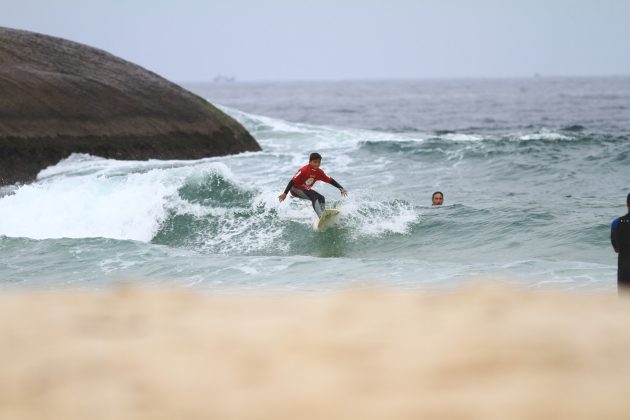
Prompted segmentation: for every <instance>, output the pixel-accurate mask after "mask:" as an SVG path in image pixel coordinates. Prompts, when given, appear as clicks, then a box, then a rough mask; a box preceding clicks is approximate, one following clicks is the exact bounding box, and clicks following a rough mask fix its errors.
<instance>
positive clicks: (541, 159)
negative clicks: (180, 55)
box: [0, 78, 630, 290]
mask: <svg viewBox="0 0 630 420" xmlns="http://www.w3.org/2000/svg"><path fill="white" fill-rule="evenodd" d="M189 88H191V89H192V90H193V91H195V92H197V93H198V94H200V95H201V96H203V97H205V98H207V99H208V100H210V101H211V102H213V103H215V104H218V105H220V106H221V107H222V108H223V109H224V110H225V111H226V112H227V113H229V114H230V115H232V116H233V117H235V118H236V119H238V120H239V121H240V122H241V123H242V124H243V125H245V127H246V128H247V129H248V130H249V131H250V132H251V133H252V134H253V135H254V137H255V138H256V139H257V140H258V142H259V143H260V144H261V146H262V147H263V151H262V152H257V153H245V154H241V155H236V156H227V157H220V158H208V159H203V160H198V161H148V162H147V161H144V162H135V161H131V162H129V161H114V160H106V159H102V158H98V157H93V156H86V155H73V156H71V157H70V158H69V159H66V160H65V161H62V162H60V163H59V164H58V165H56V166H54V167H50V168H48V169H46V170H44V171H42V172H41V173H40V174H39V178H38V181H37V182H35V183H33V184H30V185H26V186H21V187H16V186H14V187H5V188H3V189H1V190H0V196H1V197H0V252H1V254H2V259H1V260H0V285H1V286H2V287H4V288H13V287H38V288H40V287H41V288H57V287H79V288H88V289H92V288H103V287H108V286H109V285H110V284H111V283H112V281H116V280H121V279H123V280H124V279H133V281H138V282H142V283H149V284H169V285H172V284H176V285H184V286H190V287H196V288H202V289H212V290H233V289H237V290H242V289H247V290H287V289H288V290H328V289H330V288H337V287H344V286H348V285H356V284H364V283H377V284H387V285H396V286H398V287H405V288H420V289H443V288H450V287H452V286H454V285H457V284H461V283H462V282H467V281H472V280H476V279H483V278H486V279H487V278H490V279H497V278H500V279H509V280H512V281H516V282H518V283H521V284H525V285H530V286H532V287H560V288H567V289H569V288H571V289H573V288H579V289H586V290H599V289H604V290H609V289H614V287H615V281H616V258H615V255H614V253H613V252H612V249H611V247H610V243H609V226H610V222H611V220H612V219H613V218H614V217H617V216H619V215H621V214H623V213H625V206H624V201H625V195H626V194H627V193H628V192H629V191H630V183H629V182H628V181H629V179H630V176H629V174H630V141H629V140H630V118H629V117H630V79H628V78H609V79H532V80H494V81H492V80H479V81H465V80H461V81H416V82H413V81H407V82H402V81H399V82H394V81H392V82H350V83H347V82H326V83H324V82H321V83H314V82H313V83H297V82H296V83H264V84H263V83H261V84H253V83H252V84H248V83H242V84H241V83H237V84H208V85H197V86H189ZM311 151H318V152H319V153H321V154H322V155H323V156H324V160H323V162H322V167H323V168H324V169H325V170H326V172H328V174H329V175H331V176H333V177H335V179H337V180H338V181H339V182H340V183H341V184H342V185H344V186H345V187H346V188H347V189H348V190H349V191H350V196H349V197H348V198H347V199H343V200H342V199H341V198H340V196H339V193H338V191H337V190H336V189H335V188H333V187H331V186H329V185H327V184H321V183H319V184H318V185H317V186H316V188H315V189H316V190H318V191H319V192H321V193H322V194H324V195H326V197H327V200H328V203H329V205H333V206H335V207H338V208H340V209H341V211H342V213H343V218H342V220H341V223H340V225H339V227H338V228H336V229H332V230H329V231H326V232H320V233H317V232H314V231H313V230H312V228H311V223H312V220H313V217H314V213H313V211H312V209H311V207H310V205H309V203H307V202H303V201H299V200H287V201H285V202H284V203H282V204H280V203H278V200H277V196H278V194H279V193H280V192H282V190H283V189H284V187H285V186H286V184H287V182H288V180H289V179H290V177H291V176H292V175H293V174H294V173H295V171H296V169H297V168H299V167H300V166H302V165H304V164H305V163H306V160H307V156H308V154H309V153H310V152H311ZM435 190H440V191H443V192H444V195H445V205H444V206H443V207H440V208H434V207H431V205H430V197H431V193H432V192H433V191H435Z"/></svg>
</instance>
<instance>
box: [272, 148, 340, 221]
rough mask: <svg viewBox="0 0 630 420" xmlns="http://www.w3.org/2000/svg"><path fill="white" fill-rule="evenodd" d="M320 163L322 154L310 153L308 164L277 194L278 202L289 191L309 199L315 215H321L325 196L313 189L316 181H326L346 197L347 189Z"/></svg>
mask: <svg viewBox="0 0 630 420" xmlns="http://www.w3.org/2000/svg"><path fill="white" fill-rule="evenodd" d="M321 163H322V156H321V155H320V154H319V153H311V155H310V156H309V159H308V165H305V166H303V167H302V168H300V170H299V171H297V173H296V174H295V175H294V176H293V178H291V181H289V183H288V184H287V187H286V188H285V189H284V192H283V193H282V194H280V195H279V196H278V199H279V200H280V202H283V201H284V200H285V199H286V198H287V194H288V193H289V192H291V195H292V196H294V197H297V198H301V199H304V200H311V202H312V203H313V209H314V210H315V213H317V217H321V215H322V213H323V212H324V210H325V209H326V198H325V197H324V196H323V195H321V194H320V193H318V192H317V191H315V190H313V189H312V188H313V185H315V183H316V182H317V181H322V182H326V183H328V184H330V185H332V186H334V187H337V188H338V189H339V191H340V192H341V195H342V196H344V197H346V196H347V195H348V190H346V189H345V188H343V187H342V186H341V185H340V184H339V183H338V182H337V181H335V180H334V179H333V178H331V177H329V176H328V175H326V173H325V172H324V171H323V170H322V169H321V168H320V167H319V166H320V165H321Z"/></svg>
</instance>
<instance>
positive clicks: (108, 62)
mask: <svg viewBox="0 0 630 420" xmlns="http://www.w3.org/2000/svg"><path fill="white" fill-rule="evenodd" d="M258 150H261V149H260V146H259V145H258V143H257V142H256V140H255V139H254V138H253V137H252V136H251V135H250V134H249V133H248V132H247V130H245V128H243V127H242V126H241V125H240V124H239V123H238V122H236V121H235V120H234V119H232V118H231V117H229V116H228V115H226V114H225V113H223V112H222V111H220V110H219V109H217V108H216V107H214V106H213V105H212V104H210V103H209V102H207V101H206V100H204V99H202V98H200V97H198V96H196V95H194V94H193V93H191V92H189V91H187V90H185V89H183V88H181V87H180V86H178V85H176V84H174V83H172V82H170V81H168V80H166V79H164V78H162V77H160V76H158V75H157V74H155V73H152V72H150V71H148V70H146V69H144V68H142V67H140V66H138V65H135V64H133V63H130V62H128V61H125V60H123V59H120V58H118V57H116V56H114V55H112V54H109V53H107V52H105V51H102V50H99V49H96V48H92V47H89V46H86V45H83V44H79V43H76V42H72V41H68V40H65V39H60V38H55V37H51V36H46V35H42V34H37V33H33V32H27V31H22V30H15V29H9V28H2V27H0V185H8V184H14V183H25V182H29V181H32V180H34V179H35V178H36V176H37V174H38V172H39V171H40V170H42V169H44V168H46V167H48V166H50V165H54V164H56V163H57V162H59V161H60V160H61V159H64V158H66V157H68V156H69V155H70V154H72V153H88V154H91V155H94V156H101V157H105V158H112V159H121V160H145V159H200V158H203V157H210V156H221V155H227V154H233V153H240V152H245V151H258Z"/></svg>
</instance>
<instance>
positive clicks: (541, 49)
mask: <svg viewBox="0 0 630 420" xmlns="http://www.w3.org/2000/svg"><path fill="white" fill-rule="evenodd" d="M0 26H7V27H11V28H19V29H26V30H31V31H35V32H41V33H45V34H48V35H55V36H59V37H63V38H67V39H70V40H73V41H77V42H81V43H85V44H88V45H91V46H95V47H98V48H102V49H104V50H107V51H109V52H111V53H113V54H115V55H118V56H120V57H122V58H124V59H126V60H130V61H132V62H134V63H137V64H140V65H141V66H143V67H145V68H148V69H150V70H152V71H155V72H156V73H158V74H160V75H162V76H164V77H166V78H169V79H171V80H174V81H177V82H193V81H208V80H212V79H213V78H214V77H215V76H216V75H219V74H221V75H226V76H234V77H236V78H237V79H238V80H248V81H253V80H331V79H333V80H339V79H387V78H436V77H438V78H451V77H530V76H532V75H534V74H536V73H538V74H540V75H542V76H549V75H569V76H571V75H580V76H582V75H630V0H417V1H412V0H388V1H386V0H384V1H376V0H315V1H311V0H269V1H265V0H260V1H255V0H233V1H227V0H226V1H217V0H208V1H201V0H178V1H167V0H137V1H123V0H101V1H90V0H82V1H79V0H11V1H9V0H0Z"/></svg>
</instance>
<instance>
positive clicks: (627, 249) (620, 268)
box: [610, 194, 630, 293]
mask: <svg viewBox="0 0 630 420" xmlns="http://www.w3.org/2000/svg"><path fill="white" fill-rule="evenodd" d="M626 205H627V206H628V213H627V214H626V215H625V216H621V217H619V218H617V219H615V220H614V221H613V222H612V226H611V227H610V242H612V246H613V248H614V249H615V252H616V253H617V254H619V257H618V259H617V290H619V291H620V292H621V291H623V292H624V293H628V292H630V194H628V197H627V198H626Z"/></svg>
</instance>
